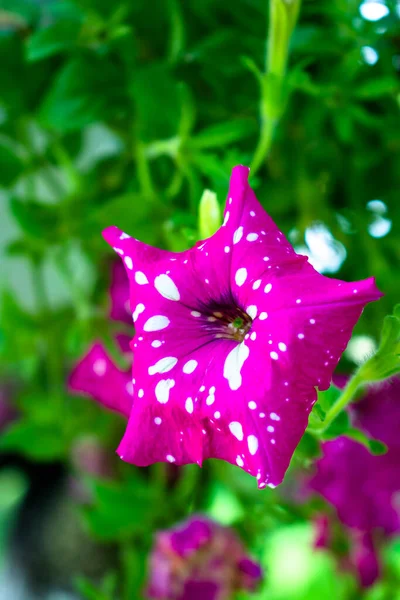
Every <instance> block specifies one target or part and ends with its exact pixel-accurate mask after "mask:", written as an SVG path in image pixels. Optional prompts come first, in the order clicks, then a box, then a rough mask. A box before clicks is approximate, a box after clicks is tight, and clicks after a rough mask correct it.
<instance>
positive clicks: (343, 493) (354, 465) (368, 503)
mask: <svg viewBox="0 0 400 600" xmlns="http://www.w3.org/2000/svg"><path fill="white" fill-rule="evenodd" d="M399 400H400V379H399V378H395V379H393V381H391V382H390V383H389V384H388V383H386V384H384V385H381V386H379V387H373V388H371V389H370V390H369V391H368V393H367V395H366V396H365V398H363V399H362V400H361V401H360V402H358V403H357V404H354V405H352V407H351V416H352V420H353V422H354V424H355V425H356V426H357V427H359V428H360V429H362V430H363V431H364V432H365V433H367V434H368V435H370V436H372V437H376V438H378V439H379V440H381V441H383V442H384V443H386V444H387V446H388V452H387V453H386V454H384V455H382V456H373V455H372V454H371V453H370V452H369V451H368V450H367V449H366V448H364V446H362V445H361V444H358V443H357V442H355V441H353V440H350V439H347V438H345V437H339V438H338V439H336V440H332V441H330V442H326V443H325V444H324V445H323V453H324V455H323V457H322V458H321V459H319V460H318V461H317V463H316V465H315V473H314V475H313V476H312V478H311V479H310V481H309V482H308V489H311V490H314V491H316V492H318V493H319V494H320V495H321V496H322V497H323V498H325V499H326V500H327V502H328V503H329V504H331V505H332V506H333V507H334V508H335V510H336V513H337V517H338V520H339V521H340V522H341V523H342V525H343V526H344V530H345V533H347V536H348V542H349V544H348V546H349V547H348V549H347V551H346V553H345V563H344V566H345V568H348V569H349V568H350V569H352V570H355V571H356V572H357V573H358V576H359V580H360V583H361V584H362V585H363V586H368V585H371V584H372V583H373V582H374V581H375V580H376V578H377V577H378V575H379V560H378V556H379V553H378V549H379V546H380V545H381V544H382V543H383V542H384V541H385V540H387V539H389V538H390V537H391V536H393V535H395V534H398V532H399V531H400V506H399V503H398V494H399V492H400V438H399V431H400V402H399ZM322 525H323V527H322ZM334 526H335V523H334V522H333V521H332V519H328V518H327V517H322V518H320V519H319V520H318V526H317V530H318V542H319V543H318V547H325V548H331V549H333V550H334V549H335V546H336V544H335V539H334V537H335V536H334V535H333V530H334ZM322 534H323V535H322ZM342 564H343V561H342Z"/></svg>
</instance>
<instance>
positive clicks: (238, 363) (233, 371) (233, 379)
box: [224, 342, 250, 390]
mask: <svg viewBox="0 0 400 600" xmlns="http://www.w3.org/2000/svg"><path fill="white" fill-rule="evenodd" d="M249 354H250V349H249V348H248V347H247V346H246V345H245V343H244V342H242V343H241V344H238V345H237V346H235V347H234V348H233V349H232V350H231V351H230V352H229V354H228V356H227V357H226V359H225V363H224V377H225V379H227V380H228V383H229V387H230V388H231V390H238V389H239V388H240V386H241V385H242V375H241V373H240V371H241V370H242V367H243V364H244V361H245V360H246V359H247V358H248V356H249Z"/></svg>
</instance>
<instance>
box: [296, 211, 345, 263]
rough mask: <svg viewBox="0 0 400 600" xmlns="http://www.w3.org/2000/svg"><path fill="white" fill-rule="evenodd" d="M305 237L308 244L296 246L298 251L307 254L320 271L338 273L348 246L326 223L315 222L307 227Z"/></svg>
mask: <svg viewBox="0 0 400 600" xmlns="http://www.w3.org/2000/svg"><path fill="white" fill-rule="evenodd" d="M304 239H305V242H306V244H307V245H306V246H304V245H300V246H295V250H296V252H298V253H299V254H305V255H306V256H308V259H309V261H310V263H311V264H312V266H313V267H314V269H316V270H317V271H318V272H319V273H336V271H338V270H339V269H340V267H341V266H342V264H343V262H344V261H345V259H346V256H347V252H346V248H345V247H344V246H343V244H341V243H340V242H338V241H337V240H336V239H335V238H334V237H333V235H332V234H331V232H330V231H329V229H328V228H327V227H326V225H324V223H319V222H316V223H313V224H312V225H310V227H307V229H306V231H305V234H304Z"/></svg>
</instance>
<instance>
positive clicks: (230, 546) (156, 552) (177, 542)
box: [147, 516, 262, 600]
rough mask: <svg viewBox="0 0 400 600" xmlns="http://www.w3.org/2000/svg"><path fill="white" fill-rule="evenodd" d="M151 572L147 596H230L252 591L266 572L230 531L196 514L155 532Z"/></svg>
mask: <svg viewBox="0 0 400 600" xmlns="http://www.w3.org/2000/svg"><path fill="white" fill-rule="evenodd" d="M149 576H150V581H149V585H148V590H147V594H148V597H149V598H153V599H157V600H228V599H229V598H232V594H234V593H235V592H236V591H238V590H248V591H252V590H254V589H255V588H256V587H257V585H258V583H259V582H260V580H261V576H262V572H261V568H260V565H259V564H258V563H256V562H254V561H253V560H252V559H251V558H249V557H248V556H247V554H246V552H245V549H244V547H243V545H242V543H241V542H240V540H239V539H238V537H237V536H236V534H235V532H234V531H233V530H232V529H229V528H227V527H222V526H221V525H219V524H218V523H215V522H214V521H211V520H209V519H206V518H205V517H203V516H194V517H191V518H190V519H189V520H187V521H185V522H184V523H182V524H181V525H179V526H177V527H175V528H173V529H169V530H167V531H161V532H159V533H158V534H157V537H156V542H155V545H154V548H153V551H152V554H151V557H150V573H149Z"/></svg>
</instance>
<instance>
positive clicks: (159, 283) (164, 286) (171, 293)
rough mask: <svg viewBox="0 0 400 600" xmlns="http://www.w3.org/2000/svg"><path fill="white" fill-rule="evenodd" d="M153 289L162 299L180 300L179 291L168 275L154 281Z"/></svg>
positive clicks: (160, 276)
mask: <svg viewBox="0 0 400 600" xmlns="http://www.w3.org/2000/svg"><path fill="white" fill-rule="evenodd" d="M154 287H155V288H156V290H157V291H158V292H159V293H160V294H161V296H163V297H164V298H168V300H175V301H177V300H180V297H181V296H180V294H179V290H178V288H177V287H176V285H175V283H174V282H173V281H172V279H171V277H169V275H159V276H158V277H156V278H155V280H154Z"/></svg>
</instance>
